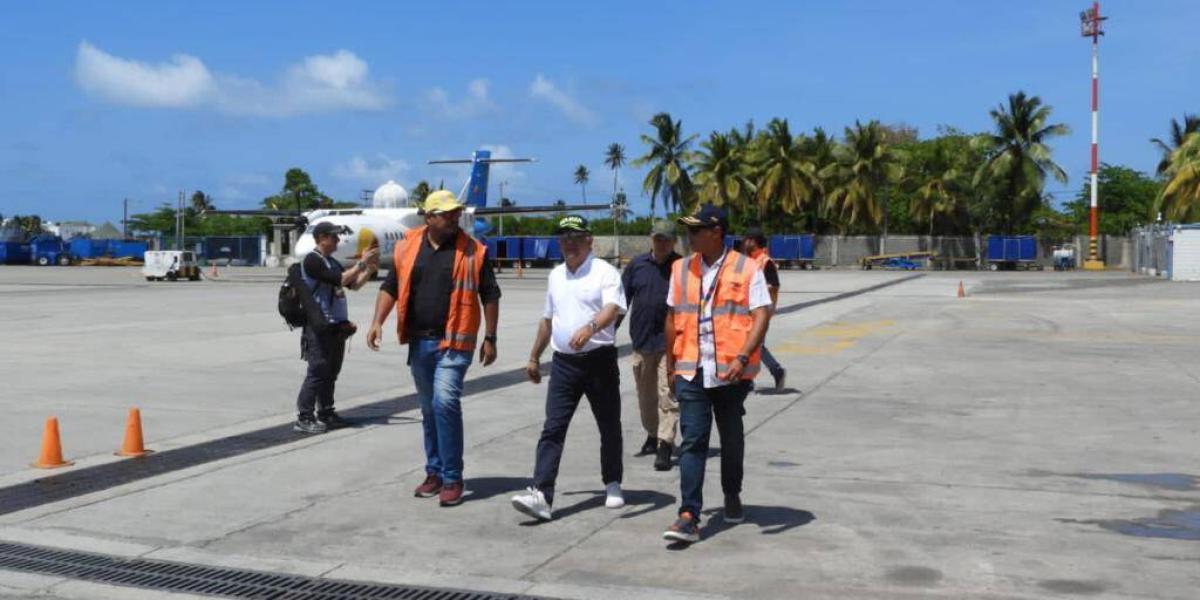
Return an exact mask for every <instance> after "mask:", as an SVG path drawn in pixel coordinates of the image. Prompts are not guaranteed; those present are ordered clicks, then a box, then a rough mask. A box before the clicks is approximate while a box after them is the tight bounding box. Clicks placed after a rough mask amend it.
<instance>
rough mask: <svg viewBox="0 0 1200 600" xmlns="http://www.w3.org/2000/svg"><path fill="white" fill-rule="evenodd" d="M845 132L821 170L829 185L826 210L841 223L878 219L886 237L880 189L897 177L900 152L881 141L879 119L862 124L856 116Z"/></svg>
mask: <svg viewBox="0 0 1200 600" xmlns="http://www.w3.org/2000/svg"><path fill="white" fill-rule="evenodd" d="M845 134H846V141H845V143H844V144H841V145H838V146H836V147H835V148H834V149H833V156H834V159H835V160H834V162H833V163H832V164H830V165H828V166H826V167H825V168H824V169H822V171H821V176H822V177H823V178H825V179H827V180H829V183H830V185H831V186H832V188H833V189H831V190H830V191H829V193H828V195H827V196H826V201H827V207H826V211H827V212H828V213H830V214H832V215H833V216H835V217H836V218H837V219H838V220H839V221H840V222H841V224H842V226H843V227H845V226H855V225H858V226H867V227H876V226H878V225H880V224H881V223H882V224H883V234H884V237H886V236H887V221H886V219H887V210H886V207H885V206H884V203H883V202H881V194H880V192H881V190H882V188H883V187H884V186H886V185H888V184H890V183H894V182H896V181H898V180H899V179H900V177H901V175H902V174H903V169H902V168H901V165H900V160H901V158H902V157H903V154H902V153H900V152H898V151H897V150H895V149H893V148H891V147H889V146H888V145H887V143H886V142H884V133H883V130H882V128H881V127H880V125H879V121H871V122H869V123H867V124H866V125H864V124H862V123H861V122H859V121H857V120H856V121H855V122H854V128H853V129H851V128H850V127H847V128H846V130H845Z"/></svg>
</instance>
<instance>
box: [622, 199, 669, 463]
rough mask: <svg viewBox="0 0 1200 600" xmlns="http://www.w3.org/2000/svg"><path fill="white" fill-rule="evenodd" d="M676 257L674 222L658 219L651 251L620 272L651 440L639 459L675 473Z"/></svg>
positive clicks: (635, 372)
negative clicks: (672, 292)
mask: <svg viewBox="0 0 1200 600" xmlns="http://www.w3.org/2000/svg"><path fill="white" fill-rule="evenodd" d="M679 258H680V256H679V255H678V254H676V253H675V224H674V223H672V222H670V221H659V222H657V223H655V224H654V227H653V228H652V230H651V232H650V252H647V253H646V254H642V255H640V256H637V257H636V258H634V259H633V260H632V261H630V262H629V264H628V265H627V266H626V267H625V271H624V272H623V273H622V274H621V284H622V286H623V287H624V288H625V298H626V299H627V300H628V301H629V310H630V315H629V337H630V339H631V340H632V341H633V380H634V383H635V384H636V386H637V395H638V407H639V408H640V409H641V413H642V428H643V429H645V430H646V442H645V443H644V444H642V448H641V450H640V451H639V452H638V456H645V455H648V454H654V455H655V458H654V468H655V470H658V471H669V470H671V454H672V452H673V451H674V449H675V427H676V426H677V425H678V424H679V405H678V404H677V403H676V402H675V391H674V390H673V389H672V387H671V378H670V377H668V376H667V361H666V351H667V341H666V333H665V332H664V331H663V325H664V324H665V323H666V319H667V289H668V288H669V287H670V285H671V265H673V264H675V261H677V260H679Z"/></svg>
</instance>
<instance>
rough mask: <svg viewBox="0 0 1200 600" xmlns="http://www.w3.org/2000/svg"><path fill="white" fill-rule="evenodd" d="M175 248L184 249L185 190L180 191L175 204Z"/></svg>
mask: <svg viewBox="0 0 1200 600" xmlns="http://www.w3.org/2000/svg"><path fill="white" fill-rule="evenodd" d="M175 249H176V250H183V190H180V191H179V200H178V202H177V203H176V205H175Z"/></svg>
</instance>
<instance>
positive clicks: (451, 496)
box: [438, 481, 463, 506]
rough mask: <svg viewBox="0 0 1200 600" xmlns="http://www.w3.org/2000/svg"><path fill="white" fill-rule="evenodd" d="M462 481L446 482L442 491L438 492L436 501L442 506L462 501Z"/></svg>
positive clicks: (456, 504)
mask: <svg viewBox="0 0 1200 600" xmlns="http://www.w3.org/2000/svg"><path fill="white" fill-rule="evenodd" d="M462 496H463V483H462V482H461V481H455V482H454V483H447V484H446V485H445V486H443V487H442V492H441V493H440V494H438V503H439V504H441V505H442V506H458V505H459V504H462V501H463V497H462Z"/></svg>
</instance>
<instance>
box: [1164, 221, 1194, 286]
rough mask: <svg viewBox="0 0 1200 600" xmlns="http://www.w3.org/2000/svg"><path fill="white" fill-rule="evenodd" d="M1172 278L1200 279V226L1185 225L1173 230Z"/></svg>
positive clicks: (1181, 279)
mask: <svg viewBox="0 0 1200 600" xmlns="http://www.w3.org/2000/svg"><path fill="white" fill-rule="evenodd" d="M1171 279H1172V280H1173V281H1200V226H1196V225H1188V226H1183V227H1179V228H1177V229H1175V231H1174V232H1172V234H1171Z"/></svg>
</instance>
